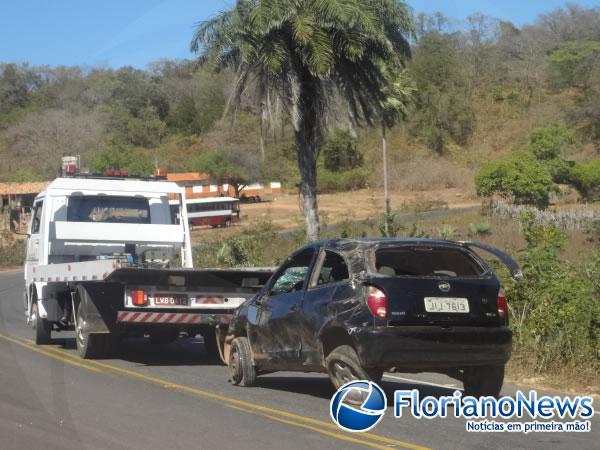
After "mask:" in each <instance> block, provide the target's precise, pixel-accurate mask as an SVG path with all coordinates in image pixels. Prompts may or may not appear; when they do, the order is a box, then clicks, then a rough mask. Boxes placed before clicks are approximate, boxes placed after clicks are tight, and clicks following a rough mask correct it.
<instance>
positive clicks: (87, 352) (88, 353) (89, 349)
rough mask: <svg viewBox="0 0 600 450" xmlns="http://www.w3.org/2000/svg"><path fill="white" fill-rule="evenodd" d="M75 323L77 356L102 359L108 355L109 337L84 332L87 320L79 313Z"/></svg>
mask: <svg viewBox="0 0 600 450" xmlns="http://www.w3.org/2000/svg"><path fill="white" fill-rule="evenodd" d="M77 313H78V314H77V321H76V323H75V342H76V343H77V354H78V355H79V356H80V357H82V358H83V359H97V358H102V357H104V355H105V354H106V340H107V337H108V336H109V335H107V334H100V333H87V332H85V331H83V324H84V322H85V318H84V317H82V315H81V314H79V311H77Z"/></svg>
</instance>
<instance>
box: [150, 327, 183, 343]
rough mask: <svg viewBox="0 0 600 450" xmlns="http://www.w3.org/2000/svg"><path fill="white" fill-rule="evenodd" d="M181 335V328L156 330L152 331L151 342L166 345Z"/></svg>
mask: <svg viewBox="0 0 600 450" xmlns="http://www.w3.org/2000/svg"><path fill="white" fill-rule="evenodd" d="M178 337H179V330H177V329H167V330H156V331H153V332H151V333H150V343H151V344H152V345H166V344H170V343H171V342H174V341H175V340H176V339H177V338H178Z"/></svg>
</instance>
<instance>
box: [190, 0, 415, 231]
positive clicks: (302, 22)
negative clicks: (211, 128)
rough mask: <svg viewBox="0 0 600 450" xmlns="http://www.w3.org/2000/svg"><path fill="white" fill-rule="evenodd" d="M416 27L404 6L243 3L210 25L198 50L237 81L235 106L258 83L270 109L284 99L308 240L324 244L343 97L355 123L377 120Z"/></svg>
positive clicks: (380, 2)
mask: <svg viewBox="0 0 600 450" xmlns="http://www.w3.org/2000/svg"><path fill="white" fill-rule="evenodd" d="M411 33H412V22H411V19H410V13H409V11H408V8H407V7H406V5H405V4H404V3H402V2H400V1H396V0H366V1H358V0H297V1H292V0H263V1H257V0H239V1H238V2H237V4H236V6H235V7H234V8H233V9H232V10H230V11H226V12H223V13H221V14H220V15H218V16H217V17H215V18H213V19H211V20H208V21H205V22H202V23H201V24H200V25H199V26H198V27H197V29H196V32H195V35H194V37H193V39H192V42H191V49H192V51H194V52H197V53H199V54H200V60H201V61H203V62H210V63H211V64H213V65H214V66H215V67H229V68H232V69H233V70H234V71H235V73H236V79H235V81H234V94H235V98H236V99H239V98H240V96H241V94H242V92H243V91H244V90H245V88H246V86H247V85H248V83H249V82H250V81H254V82H255V83H256V85H257V86H258V89H257V91H258V94H259V97H261V100H262V101H265V100H266V97H267V95H270V96H272V97H273V98H279V99H280V101H281V103H282V104H283V105H284V107H285V109H286V110H287V113H288V115H289V117H290V120H291V123H292V126H293V127H294V134H295V140H296V148H297V153H298V167H299V169H300V174H301V182H300V186H299V187H300V193H301V194H302V197H303V210H304V211H303V212H304V217H305V226H306V234H307V237H308V238H309V239H311V240H314V239H317V238H318V235H319V216H318V208H317V157H318V155H319V151H320V149H321V143H322V140H323V129H324V124H325V118H326V112H327V110H328V109H330V107H331V106H332V105H333V103H334V99H335V98H336V97H335V95H336V94H338V95H339V96H340V97H342V98H343V99H344V100H345V101H346V102H347V105H348V109H349V110H350V114H351V116H352V118H353V120H355V121H358V120H361V119H365V120H367V121H369V120H371V119H372V118H373V117H374V116H376V114H377V113H378V111H379V109H380V104H381V102H382V101H383V100H384V98H385V96H384V93H383V90H382V88H383V87H384V86H385V83H386V79H385V76H384V73H383V69H384V66H383V64H382V63H384V62H389V61H398V64H400V61H401V59H402V58H404V57H407V56H409V54H410V47H409V43H408V41H407V36H408V35H409V34H411Z"/></svg>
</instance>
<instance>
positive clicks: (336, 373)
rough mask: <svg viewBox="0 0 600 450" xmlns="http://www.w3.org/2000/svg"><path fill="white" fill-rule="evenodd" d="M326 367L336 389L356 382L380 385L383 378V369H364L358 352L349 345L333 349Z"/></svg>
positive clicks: (326, 359) (327, 359)
mask: <svg viewBox="0 0 600 450" xmlns="http://www.w3.org/2000/svg"><path fill="white" fill-rule="evenodd" d="M325 366H326V369H327V373H328V374H329V379H330V380H331V383H332V384H333V386H334V387H335V388H336V389H339V388H340V387H342V386H343V385H344V384H346V383H348V382H350V381H355V380H370V381H373V382H375V383H379V382H381V377H382V376H383V370H381V369H376V368H372V369H371V368H369V369H365V368H363V367H362V366H361V364H360V360H359V359H358V355H357V354H356V350H354V349H353V348H352V347H350V346H349V345H340V346H339V347H336V348H335V349H333V350H332V352H331V353H330V354H329V355H327V358H325Z"/></svg>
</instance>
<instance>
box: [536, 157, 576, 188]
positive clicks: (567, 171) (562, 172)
mask: <svg viewBox="0 0 600 450" xmlns="http://www.w3.org/2000/svg"><path fill="white" fill-rule="evenodd" d="M541 163H542V164H543V165H544V166H545V167H546V170H548V173H549V174H550V176H551V177H552V180H553V181H554V182H555V183H562V184H566V183H570V182H571V169H572V168H573V166H574V165H575V162H573V161H566V160H564V159H561V158H554V159H548V160H544V161H541Z"/></svg>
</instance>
